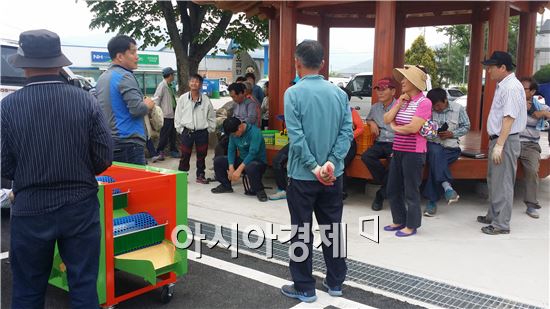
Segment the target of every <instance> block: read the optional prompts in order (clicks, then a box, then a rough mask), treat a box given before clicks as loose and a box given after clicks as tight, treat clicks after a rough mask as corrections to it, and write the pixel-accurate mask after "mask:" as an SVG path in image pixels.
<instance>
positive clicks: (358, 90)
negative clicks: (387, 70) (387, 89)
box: [346, 75, 372, 97]
mask: <svg viewBox="0 0 550 309" xmlns="http://www.w3.org/2000/svg"><path fill="white" fill-rule="evenodd" d="M346 89H348V90H349V91H351V95H354V96H367V97H370V96H371V95H372V75H362V76H355V78H353V80H352V81H351V82H349V83H348V85H347V86H346Z"/></svg>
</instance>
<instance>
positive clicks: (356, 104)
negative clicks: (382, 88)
mask: <svg viewBox="0 0 550 309" xmlns="http://www.w3.org/2000/svg"><path fill="white" fill-rule="evenodd" d="M346 89H347V90H349V91H350V92H351V100H350V102H349V104H350V106H351V107H352V108H355V109H356V110H357V111H358V112H359V115H360V116H361V118H362V119H366V118H367V115H368V114H369V111H370V106H371V99H372V72H363V73H358V74H356V75H355V76H354V77H353V78H352V79H351V80H350V81H349V83H348V84H347V85H346Z"/></svg>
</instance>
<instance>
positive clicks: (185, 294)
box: [0, 214, 419, 309]
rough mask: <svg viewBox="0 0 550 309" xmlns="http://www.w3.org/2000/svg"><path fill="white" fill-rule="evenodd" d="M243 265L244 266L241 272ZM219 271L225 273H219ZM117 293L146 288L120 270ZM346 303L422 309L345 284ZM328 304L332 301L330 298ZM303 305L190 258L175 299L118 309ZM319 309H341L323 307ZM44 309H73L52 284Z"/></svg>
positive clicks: (279, 272) (247, 259)
mask: <svg viewBox="0 0 550 309" xmlns="http://www.w3.org/2000/svg"><path fill="white" fill-rule="evenodd" d="M1 224H2V225H1V241H2V244H1V250H2V252H6V251H7V250H8V249H9V216H6V214H3V216H2V220H1ZM202 254H203V255H205V256H207V257H210V258H215V259H216V260H217V261H223V262H228V263H231V264H226V265H236V266H235V267H240V269H245V268H246V269H251V270H254V272H256V273H262V274H267V275H271V276H274V277H277V278H280V279H283V280H290V273H289V271H288V267H286V266H284V265H280V264H276V263H272V262H269V261H265V260H262V259H258V258H255V257H251V256H247V255H244V254H239V258H238V259H231V256H230V252H229V251H227V250H224V249H221V248H213V249H209V248H207V247H206V246H204V245H203V249H202ZM242 267H244V268H242ZM220 268H221V269H220ZM1 275H2V278H1V286H2V288H1V302H0V305H1V308H10V304H11V282H12V274H11V269H10V264H9V259H2V260H1ZM115 280H116V285H117V288H116V293H117V294H119V293H124V292H125V291H126V292H127V291H131V290H133V289H136V288H138V287H141V286H143V284H144V283H143V280H142V279H140V278H137V277H134V276H132V275H129V274H126V273H124V272H117V275H116V279H115ZM321 283H322V278H317V289H318V290H320V291H324V288H323V287H322V284H321ZM344 298H345V299H346V300H349V301H352V302H356V303H360V304H365V305H367V306H372V307H376V308H419V307H417V306H414V305H411V304H408V303H405V302H401V301H398V300H395V299H392V298H389V297H385V296H382V295H378V294H374V293H371V292H367V291H364V290H362V289H358V288H354V287H350V286H344ZM329 300H330V299H329ZM296 305H299V301H297V300H294V299H290V298H287V297H285V296H283V295H281V293H280V290H279V288H278V287H276V286H273V285H272V284H271V285H270V284H266V283H264V282H261V281H258V278H248V277H246V276H243V275H240V274H238V271H237V274H236V273H235V271H233V272H230V271H227V270H226V269H223V267H219V266H216V265H207V264H204V262H201V263H199V262H196V261H194V260H189V272H188V273H187V274H186V275H185V276H183V277H181V278H179V279H178V282H177V283H176V286H175V290H174V296H173V298H172V301H171V302H170V303H168V304H166V305H164V304H162V303H161V302H160V290H156V291H151V292H149V293H146V294H144V295H140V296H137V297H135V298H132V299H130V300H127V301H125V302H123V303H120V304H118V305H117V306H116V307H117V308H160V307H162V308H216V307H224V308H291V307H294V306H296ZM319 305H320V306H319V307H321V308H323V307H324V308H338V307H337V306H333V305H328V306H327V305H326V304H321V303H319ZM45 308H55V309H59V308H69V296H68V293H66V292H65V291H62V290H60V289H58V288H55V287H53V286H49V287H48V290H47V295H46V306H45Z"/></svg>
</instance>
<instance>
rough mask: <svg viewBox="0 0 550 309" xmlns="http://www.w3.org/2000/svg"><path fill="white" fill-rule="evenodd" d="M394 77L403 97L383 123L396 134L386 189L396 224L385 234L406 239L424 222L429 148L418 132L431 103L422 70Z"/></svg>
mask: <svg viewBox="0 0 550 309" xmlns="http://www.w3.org/2000/svg"><path fill="white" fill-rule="evenodd" d="M393 76H394V78H395V79H396V80H397V81H398V82H400V83H401V87H402V89H401V91H402V93H403V94H402V95H401V97H399V100H398V101H397V104H395V105H394V106H393V107H392V109H390V110H389V111H388V112H387V113H385V114H384V122H385V123H389V124H391V127H392V129H393V130H394V131H395V137H394V141H393V158H392V160H391V163H390V170H389V175H388V186H387V194H388V199H389V201H390V206H391V213H392V217H393V224H390V225H387V226H385V227H384V230H385V231H396V233H395V235H396V236H398V237H406V236H411V235H414V234H416V230H417V229H418V228H419V227H420V222H421V218H422V213H421V210H420V184H421V182H422V169H423V167H424V162H425V161H426V151H427V146H426V139H425V138H424V137H423V136H421V135H420V134H419V131H420V129H421V128H422V125H423V124H424V123H425V122H426V120H428V119H430V118H431V116H432V102H431V101H430V100H429V99H428V98H426V97H425V96H424V94H423V93H422V91H423V90H426V78H427V76H426V73H425V72H424V71H423V70H422V69H421V68H419V67H418V66H407V65H406V66H405V67H404V68H402V69H401V68H396V69H393Z"/></svg>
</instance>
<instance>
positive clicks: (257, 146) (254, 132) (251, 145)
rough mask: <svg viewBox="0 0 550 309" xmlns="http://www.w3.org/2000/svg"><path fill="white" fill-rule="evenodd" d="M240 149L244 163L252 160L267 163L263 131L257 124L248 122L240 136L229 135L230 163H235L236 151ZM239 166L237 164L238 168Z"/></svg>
mask: <svg viewBox="0 0 550 309" xmlns="http://www.w3.org/2000/svg"><path fill="white" fill-rule="evenodd" d="M237 149H239V156H240V157H241V159H242V160H243V163H244V165H247V164H249V163H250V162H252V161H260V162H263V163H267V160H266V158H265V143H264V137H263V136H262V132H261V131H260V129H258V128H257V127H256V126H255V125H251V124H248V123H247V124H246V130H245V132H244V133H243V135H241V136H240V137H237V136H233V134H231V135H230V136H229V145H228V147H227V161H228V162H229V164H230V165H232V164H235V151H236V150H237ZM236 167H237V166H235V168H236Z"/></svg>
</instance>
